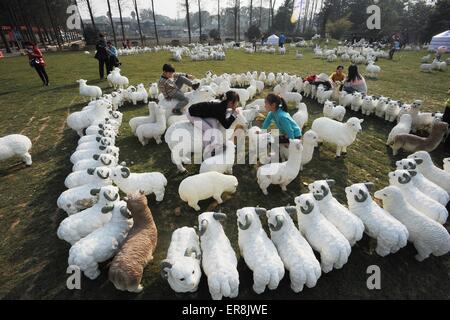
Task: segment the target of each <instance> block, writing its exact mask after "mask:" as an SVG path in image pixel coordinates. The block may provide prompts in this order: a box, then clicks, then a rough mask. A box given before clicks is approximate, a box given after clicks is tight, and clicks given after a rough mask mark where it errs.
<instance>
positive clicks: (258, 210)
mask: <svg viewBox="0 0 450 320" xmlns="http://www.w3.org/2000/svg"><path fill="white" fill-rule="evenodd" d="M255 212H256V214H257V215H258V216H264V215H266V213H267V209H264V208H255Z"/></svg>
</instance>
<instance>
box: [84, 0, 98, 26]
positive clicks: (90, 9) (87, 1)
mask: <svg viewBox="0 0 450 320" xmlns="http://www.w3.org/2000/svg"><path fill="white" fill-rule="evenodd" d="M86 4H87V6H88V10H89V16H90V17H91V22H92V28H94V30H97V27H96V25H95V21H94V14H93V13H92V8H91V3H90V2H89V0H86Z"/></svg>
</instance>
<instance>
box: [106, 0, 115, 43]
mask: <svg viewBox="0 0 450 320" xmlns="http://www.w3.org/2000/svg"><path fill="white" fill-rule="evenodd" d="M107 2H108V13H109V21H110V23H111V29H112V33H113V38H114V46H115V47H116V48H117V36H116V28H114V21H113V18H112V12H111V3H110V1H109V0H108V1H107Z"/></svg>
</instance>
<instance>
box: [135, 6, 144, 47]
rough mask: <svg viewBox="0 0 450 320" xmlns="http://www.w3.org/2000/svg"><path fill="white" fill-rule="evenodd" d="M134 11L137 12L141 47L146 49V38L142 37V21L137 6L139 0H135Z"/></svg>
mask: <svg viewBox="0 0 450 320" xmlns="http://www.w3.org/2000/svg"><path fill="white" fill-rule="evenodd" d="M134 9H135V11H136V18H137V23H138V28H139V37H140V38H141V46H142V47H144V37H143V36H142V28H141V20H140V19H139V10H138V5H137V0H134Z"/></svg>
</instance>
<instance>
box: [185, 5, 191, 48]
mask: <svg viewBox="0 0 450 320" xmlns="http://www.w3.org/2000/svg"><path fill="white" fill-rule="evenodd" d="M185 6H186V22H187V27H188V34H189V43H191V42H192V38H191V19H190V17H189V1H188V0H186V1H185Z"/></svg>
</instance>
